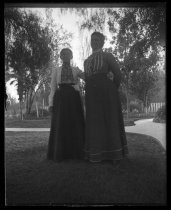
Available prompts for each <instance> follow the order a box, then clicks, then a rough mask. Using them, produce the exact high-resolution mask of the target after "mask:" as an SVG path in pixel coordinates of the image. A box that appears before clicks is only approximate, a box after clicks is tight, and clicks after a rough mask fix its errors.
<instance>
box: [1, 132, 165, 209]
mask: <svg viewBox="0 0 171 210" xmlns="http://www.w3.org/2000/svg"><path fill="white" fill-rule="evenodd" d="M48 135H49V133H48V132H44V133H39V134H38V133H32V134H30V133H27V132H17V133H15V135H12V134H11V132H7V134H6V163H5V165H6V202H7V205H9V206H10V205H42V206H43V205H55V204H58V205H59V204H61V205H63V204H84V205H87V204H88V205H91V204H132V205H140V204H143V205H148V204H150V205H164V204H166V155H165V150H164V149H163V148H162V147H161V146H160V144H159V143H158V142H157V141H155V140H154V139H152V138H151V137H148V136H145V135H139V134H131V133H129V134H127V139H128V148H129V155H128V157H127V158H125V159H124V160H123V161H122V162H121V164H120V166H119V167H118V168H114V166H113V165H112V163H111V162H101V163H97V164H92V163H89V162H86V161H63V162H60V163H55V162H53V161H47V160H46V151H47V143H48ZM14 142H15V144H14Z"/></svg>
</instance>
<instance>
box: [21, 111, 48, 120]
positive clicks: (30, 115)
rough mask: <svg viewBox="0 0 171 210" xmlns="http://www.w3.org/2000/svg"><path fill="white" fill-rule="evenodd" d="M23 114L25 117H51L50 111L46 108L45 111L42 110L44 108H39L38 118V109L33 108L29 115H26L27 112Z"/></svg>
mask: <svg viewBox="0 0 171 210" xmlns="http://www.w3.org/2000/svg"><path fill="white" fill-rule="evenodd" d="M23 116H24V119H41V118H44V117H49V116H50V113H49V111H48V110H46V109H43V112H42V109H39V118H37V111H36V110H32V111H31V113H30V114H29V115H28V116H26V115H25V114H24V115H23Z"/></svg>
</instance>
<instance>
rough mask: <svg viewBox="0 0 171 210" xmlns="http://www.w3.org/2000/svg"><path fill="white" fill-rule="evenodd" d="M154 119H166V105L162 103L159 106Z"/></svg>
mask: <svg viewBox="0 0 171 210" xmlns="http://www.w3.org/2000/svg"><path fill="white" fill-rule="evenodd" d="M155 119H156V120H165V119H166V106H165V105H163V106H162V107H160V108H159V109H158V110H157V112H156V115H155Z"/></svg>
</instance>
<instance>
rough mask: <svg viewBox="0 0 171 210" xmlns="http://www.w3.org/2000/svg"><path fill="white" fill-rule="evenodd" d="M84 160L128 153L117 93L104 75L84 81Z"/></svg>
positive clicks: (90, 77) (116, 157)
mask: <svg viewBox="0 0 171 210" xmlns="http://www.w3.org/2000/svg"><path fill="white" fill-rule="evenodd" d="M85 101H86V129H85V147H84V149H85V158H86V159H88V160H90V161H92V162H99V161H101V160H117V159H122V158H123V157H124V156H125V155H126V154H128V147H127V140H126V134H125V129H124V121H123V115H122V109H121V102H120V98H119V92H118V89H117V86H116V84H115V83H114V82H112V81H111V80H110V79H108V78H107V76H106V74H96V75H93V76H89V77H88V78H87V80H86V96H85Z"/></svg>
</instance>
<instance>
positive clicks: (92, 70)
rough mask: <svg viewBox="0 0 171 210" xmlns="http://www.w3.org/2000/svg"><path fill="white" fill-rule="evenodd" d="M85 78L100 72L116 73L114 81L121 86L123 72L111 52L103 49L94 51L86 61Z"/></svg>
mask: <svg viewBox="0 0 171 210" xmlns="http://www.w3.org/2000/svg"><path fill="white" fill-rule="evenodd" d="M84 71H85V78H88V77H89V76H91V75H94V74H99V73H106V74H107V73H109V72H112V73H113V74H114V82H115V83H116V84H117V86H118V87H119V85H120V81H121V72H120V67H119V65H118V63H117V62H116V59H115V58H114V56H113V55H112V54H111V53H106V52H103V51H100V52H96V53H93V54H92V55H90V56H89V57H88V58H87V59H86V60H85V61H84Z"/></svg>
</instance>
